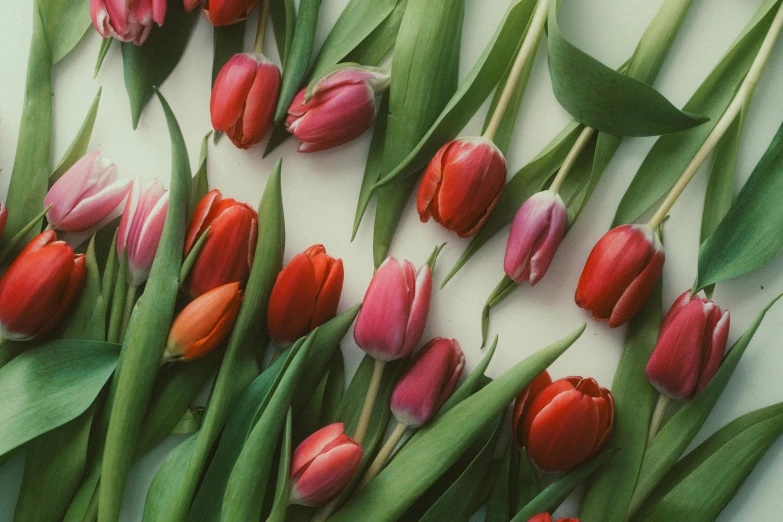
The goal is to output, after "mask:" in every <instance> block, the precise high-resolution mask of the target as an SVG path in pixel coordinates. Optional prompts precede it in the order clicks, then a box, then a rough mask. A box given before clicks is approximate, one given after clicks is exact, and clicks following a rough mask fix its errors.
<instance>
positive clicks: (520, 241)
mask: <svg viewBox="0 0 783 522" xmlns="http://www.w3.org/2000/svg"><path fill="white" fill-rule="evenodd" d="M567 222H568V211H567V210H566V206H565V203H563V200H562V198H561V197H560V195H558V194H555V193H554V192H551V191H549V190H545V191H543V192H539V193H538V194H534V195H533V196H531V197H530V198H529V199H528V200H527V201H525V203H524V204H523V205H522V207H520V209H519V210H518V211H517V214H516V215H515V216H514V221H513V222H512V223H511V232H510V233H509V235H508V243H507V244H506V257H505V260H504V268H505V271H506V275H507V276H508V277H510V278H511V279H513V280H514V281H516V282H517V283H519V284H522V283H524V282H525V281H530V285H531V286H532V285H534V284H536V283H538V282H539V281H540V280H541V278H542V277H544V274H546V271H547V269H549V264H550V263H551V262H552V259H553V258H554V257H555V252H556V251H557V247H558V246H560V241H562V240H563V235H564V234H565V229H566V224H567Z"/></svg>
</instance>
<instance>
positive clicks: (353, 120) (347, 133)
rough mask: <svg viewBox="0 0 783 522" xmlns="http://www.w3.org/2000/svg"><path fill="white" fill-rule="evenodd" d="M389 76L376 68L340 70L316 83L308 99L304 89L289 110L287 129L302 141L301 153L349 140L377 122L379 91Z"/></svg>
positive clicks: (385, 86)
mask: <svg viewBox="0 0 783 522" xmlns="http://www.w3.org/2000/svg"><path fill="white" fill-rule="evenodd" d="M390 78H391V77H390V76H389V75H388V74H385V73H382V72H379V71H377V70H375V69H370V68H364V67H351V68H346V69H340V70H338V71H336V72H334V73H332V74H330V75H328V76H325V77H324V78H322V79H321V80H319V81H318V83H316V85H315V87H314V89H313V92H312V97H311V98H310V100H309V101H305V93H306V91H307V89H302V90H301V91H299V93H298V94H297V95H296V97H295V98H294V101H293V102H292V103H291V106H290V107H289V109H288V117H287V118H286V121H285V128H286V130H288V132H290V133H291V134H293V135H294V136H296V139H298V140H299V141H301V142H302V144H301V145H300V146H299V152H316V151H319V150H325V149H331V148H332V147H337V146H338V145H342V144H344V143H348V142H349V141H351V140H354V139H356V138H358V137H359V136H361V135H362V134H364V131H366V130H367V129H369V128H370V126H371V125H372V123H373V122H374V121H375V115H376V113H377V111H378V108H377V106H376V103H375V96H376V94H378V93H380V92H383V91H385V90H386V89H387V88H388V87H389V81H390Z"/></svg>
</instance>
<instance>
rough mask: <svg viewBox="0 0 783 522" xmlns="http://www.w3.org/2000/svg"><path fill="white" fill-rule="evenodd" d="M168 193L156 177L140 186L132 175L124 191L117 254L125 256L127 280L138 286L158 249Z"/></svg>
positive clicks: (146, 274) (148, 271)
mask: <svg viewBox="0 0 783 522" xmlns="http://www.w3.org/2000/svg"><path fill="white" fill-rule="evenodd" d="M168 208H169V193H168V191H167V190H165V189H164V188H163V185H161V184H160V182H159V181H158V180H157V179H156V180H153V181H152V183H150V184H149V185H147V186H146V187H145V188H144V190H142V189H141V179H139V178H136V180H135V181H134V182H133V185H131V190H130V192H129V193H128V200H127V202H126V203H125V210H124V212H123V213H122V219H121V220H120V227H119V229H118V232H117V255H119V256H122V254H123V253H125V255H126V256H127V258H128V283H129V284H131V285H134V286H138V285H140V284H142V283H143V282H145V281H146V280H147V277H149V275H150V269H151V268H152V262H153V261H154V259H155V252H157V250H158V243H160V236H161V235H162V234H163V225H164V223H165V222H166V211H167V210H168Z"/></svg>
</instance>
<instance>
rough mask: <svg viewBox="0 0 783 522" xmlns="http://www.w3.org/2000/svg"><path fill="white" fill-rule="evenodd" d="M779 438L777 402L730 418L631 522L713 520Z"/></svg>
mask: <svg viewBox="0 0 783 522" xmlns="http://www.w3.org/2000/svg"><path fill="white" fill-rule="evenodd" d="M781 435H783V404H781V403H778V404H774V405H772V406H768V407H766V408H762V409H760V410H756V411H753V412H751V413H748V414H745V415H743V416H741V417H739V418H738V419H735V420H734V421H732V422H731V423H729V424H727V425H726V426H724V427H723V428H721V429H720V430H718V431H717V432H716V433H715V434H713V435H712V436H711V437H710V438H709V439H707V440H706V441H704V442H703V443H701V444H700V445H699V446H698V447H697V448H696V449H694V450H693V451H692V452H691V453H689V454H688V455H687V456H686V457H685V458H684V459H682V460H681V461H680V462H678V463H677V465H675V466H674V468H672V470H671V471H670V472H669V473H668V474H667V475H666V477H665V478H664V482H663V483H662V484H661V486H660V487H659V488H658V489H656V491H655V493H654V494H653V496H652V497H651V498H650V501H651V502H649V503H647V504H646V505H645V508H646V509H644V508H643V509H642V511H641V512H640V513H639V515H638V516H637V517H636V518H635V519H634V520H649V521H650V522H654V521H661V522H663V521H669V520H678V521H679V520H681V521H683V522H686V521H687V522H700V521H705V522H707V521H712V520H715V519H716V518H717V517H718V515H719V514H720V512H721V511H723V508H724V507H726V505H727V504H728V503H729V502H731V499H732V498H734V495H736V494H737V492H738V491H739V490H740V488H741V487H742V484H743V483H744V482H745V479H747V478H748V475H750V473H751V472H752V471H753V468H755V467H756V464H758V462H759V461H760V460H761V458H762V457H763V456H764V454H765V453H766V452H767V450H768V449H769V448H770V446H772V444H774V443H775V441H776V440H778V438H780V436H781Z"/></svg>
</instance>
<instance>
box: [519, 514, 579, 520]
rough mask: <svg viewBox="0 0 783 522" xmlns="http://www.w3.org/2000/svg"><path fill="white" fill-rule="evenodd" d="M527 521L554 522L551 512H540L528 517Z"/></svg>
mask: <svg viewBox="0 0 783 522" xmlns="http://www.w3.org/2000/svg"><path fill="white" fill-rule="evenodd" d="M527 522H552V515H550V514H549V513H539V514H538V515H536V516H534V517H533V518H530V519H528V521H527ZM557 522H579V519H578V518H561V519H558V520H557Z"/></svg>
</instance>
